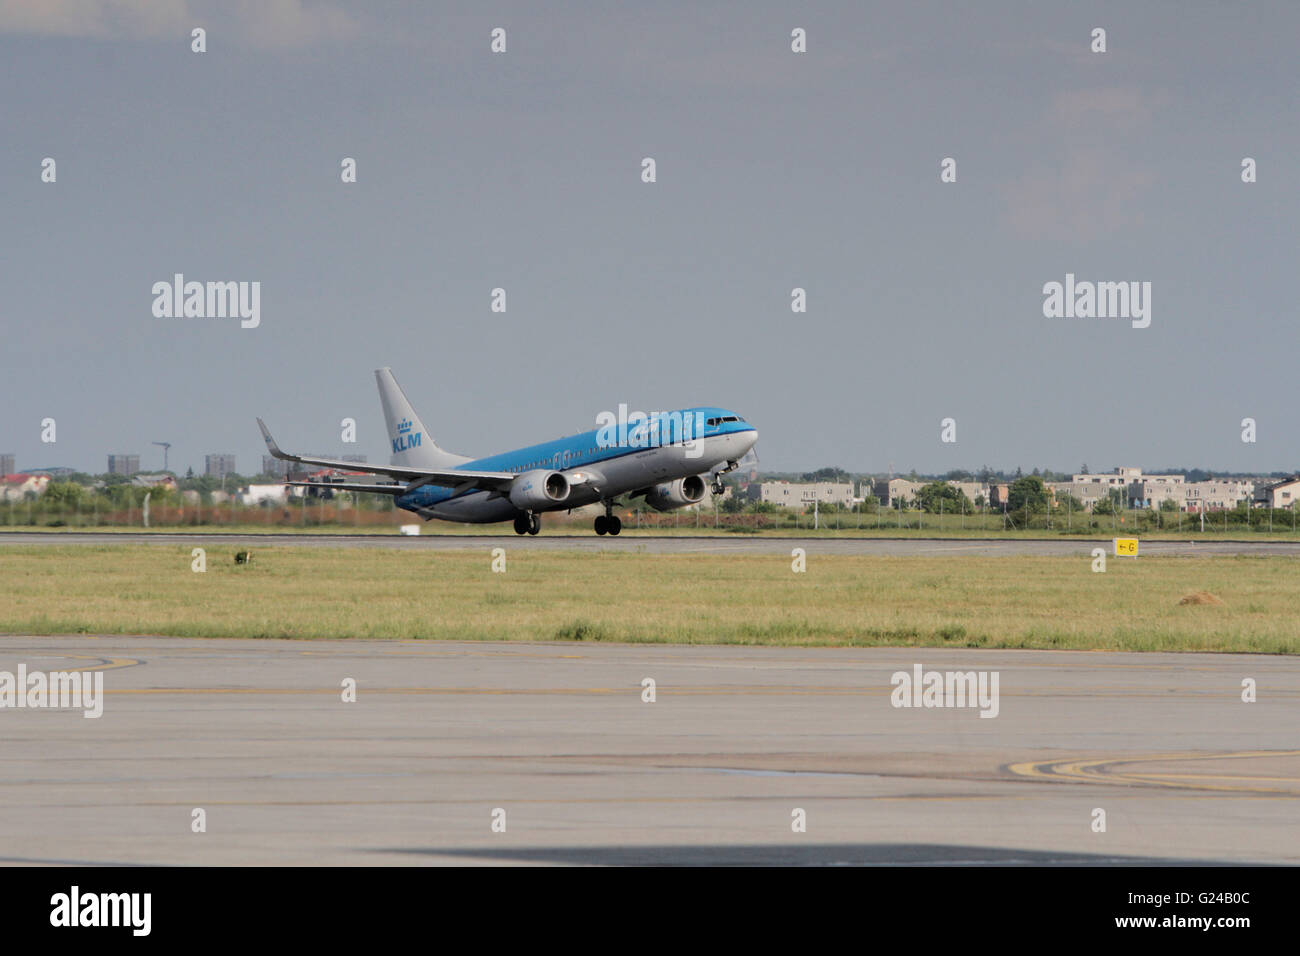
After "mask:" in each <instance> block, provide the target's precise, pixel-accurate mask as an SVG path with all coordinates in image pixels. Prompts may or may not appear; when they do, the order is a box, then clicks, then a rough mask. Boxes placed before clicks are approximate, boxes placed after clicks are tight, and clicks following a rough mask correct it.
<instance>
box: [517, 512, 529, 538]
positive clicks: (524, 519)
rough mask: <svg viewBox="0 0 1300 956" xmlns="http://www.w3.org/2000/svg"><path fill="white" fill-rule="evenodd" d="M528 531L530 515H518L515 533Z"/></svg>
mask: <svg viewBox="0 0 1300 956" xmlns="http://www.w3.org/2000/svg"><path fill="white" fill-rule="evenodd" d="M527 533H528V515H518V516H517V517H516V518H515V534H527Z"/></svg>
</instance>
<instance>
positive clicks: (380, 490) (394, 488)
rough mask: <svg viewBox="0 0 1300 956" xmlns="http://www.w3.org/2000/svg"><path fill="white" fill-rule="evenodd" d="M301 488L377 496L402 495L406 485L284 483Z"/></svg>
mask: <svg viewBox="0 0 1300 956" xmlns="http://www.w3.org/2000/svg"><path fill="white" fill-rule="evenodd" d="M285 484H286V485H296V486H298V487H301V488H328V489H330V490H331V491H368V492H372V493H374V494H377V495H404V494H406V489H407V488H408V487H409V486H408V485H404V484H402V483H401V482H391V481H390V482H387V483H379V484H373V485H370V484H365V483H364V482H360V481H286V482H285Z"/></svg>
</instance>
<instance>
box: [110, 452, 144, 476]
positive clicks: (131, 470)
mask: <svg viewBox="0 0 1300 956" xmlns="http://www.w3.org/2000/svg"><path fill="white" fill-rule="evenodd" d="M139 470H140V456H139V455H109V456H108V473H109V474H110V475H134V474H135V473H136V472H137V471H139Z"/></svg>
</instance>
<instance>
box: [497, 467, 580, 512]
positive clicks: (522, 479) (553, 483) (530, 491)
mask: <svg viewBox="0 0 1300 956" xmlns="http://www.w3.org/2000/svg"><path fill="white" fill-rule="evenodd" d="M568 497H569V479H567V478H565V477H564V475H563V473H562V472H558V471H549V470H547V469H545V468H538V469H536V470H535V471H526V472H524V473H523V474H522V475H520V476H519V477H518V478H516V479H515V480H514V481H513V482H512V483H511V485H510V503H511V504H512V505H514V506H515V507H516V508H518V509H519V510H520V511H545V510H547V509H550V508H554V507H555V506H556V505H558V504H560V503H561V502H563V501H564V499H566V498H568Z"/></svg>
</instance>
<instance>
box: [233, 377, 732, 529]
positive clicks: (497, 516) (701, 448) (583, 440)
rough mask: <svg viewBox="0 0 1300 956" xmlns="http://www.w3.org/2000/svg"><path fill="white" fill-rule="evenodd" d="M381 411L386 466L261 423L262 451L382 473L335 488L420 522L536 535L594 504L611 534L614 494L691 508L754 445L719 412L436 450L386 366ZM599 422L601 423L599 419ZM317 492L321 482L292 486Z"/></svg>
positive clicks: (617, 525) (696, 411)
mask: <svg viewBox="0 0 1300 956" xmlns="http://www.w3.org/2000/svg"><path fill="white" fill-rule="evenodd" d="M375 378H376V379H377V380H378V382H379V400H380V402H381V403H382V404H383V406H384V419H385V421H386V422H387V425H388V439H389V443H390V445H391V446H392V450H393V453H392V458H391V464H388V465H367V464H361V463H357V462H350V461H337V460H334V459H331V458H305V457H303V456H300V455H290V454H286V453H285V452H283V451H281V450H280V447H279V446H278V445H277V444H276V443H275V439H273V438H272V437H271V433H270V432H269V431H268V430H267V427H266V424H265V423H264V422H263V421H262V419H260V418H259V419H258V420H257V424H258V427H259V428H261V429H262V437H263V438H264V439H265V440H266V447H267V448H268V449H269V450H270V452H271V454H272V455H274V456H275V457H276V458H280V459H283V460H285V461H295V462H299V463H300V464H304V465H316V466H319V467H321V468H337V469H340V470H343V471H365V472H370V473H372V474H376V475H386V476H387V477H388V478H390V479H392V480H391V481H387V482H383V483H379V484H353V483H349V482H338V483H332V484H331V485H330V486H331V487H333V488H334V489H335V490H348V491H367V492H375V493H377V494H385V495H393V496H394V498H395V499H396V500H395V503H396V505H397V507H399V508H402V509H404V510H406V511H410V512H413V513H414V514H417V515H419V516H420V517H422V518H425V519H429V518H440V519H443V520H445V521H462V522H470V523H474V524H488V523H491V522H495V521H511V520H513V521H514V525H515V534H525V533H527V534H537V532H538V531H540V530H541V527H542V521H541V515H542V514H543V513H544V512H547V511H567V510H569V509H572V508H579V507H582V506H583V505H589V504H595V503H596V502H601V503H602V504H604V506H605V513H604V514H603V515H600V516H599V517H597V518H596V534H618V533H619V532H620V531H621V530H622V522H620V521H619V518H618V516H617V515H615V514H614V513H613V508H614V499H615V498H617V497H619V496H621V495H629V496H633V497H635V496H638V495H639V496H644V498H645V501H646V504H648V505H649V506H650V507H652V508H654V509H656V510H658V511H671V510H672V509H674V508H682V507H685V506H686V505H691V504H696V503H697V502H699V501H701V500H702V499H703V498H704V492H705V490H706V488H707V486H708V484H709V483H710V482H711V483H712V486H713V491H714V493H715V494H721V493H722V481H721V476H722V475H724V474H726V473H727V472H729V471H732V470H734V469H735V468H736V467H737V465H738V463H739V461H740V459H741V458H743V457H744V456H745V454H746V453H747V452H748V451H749V450H750V449H751V448H753V447H754V443H755V442H756V441H758V430H757V429H756V428H754V426H753V425H751V424H749V423H748V422H746V421H745V420H744V419H743V418H741V417H740V416H739V415H737V414H736V413H734V412H729V411H727V410H726V409H725V408H709V407H700V408H686V409H681V410H679V411H675V412H662V413H657V414H654V415H651V416H642V417H641V419H639V420H638V419H637V415H636V413H633V415H631V416H626V417H625V416H623V415H622V413H621V412H622V410H620V418H624V420H623V421H622V422H616V421H615V419H614V417H613V415H612V414H609V413H605V414H606V415H607V422H606V424H605V425H604V426H603V427H601V428H596V429H593V430H591V431H587V432H582V433H581V434H579V435H571V436H569V437H568V438H559V439H556V440H555V441H549V442H543V443H542V444H540V445H530V446H528V447H527V448H519V449H516V450H515V451H508V452H505V453H503V454H500V455H491V456H489V457H487V458H476V459H472V458H467V457H465V456H464V455H453V454H451V453H450V452H446V451H443V450H442V449H441V448H439V447H438V446H437V444H436V443H435V442H434V441H433V439H432V438H431V437H430V436H429V432H428V431H427V430H426V429H425V427H424V424H423V423H422V422H421V421H420V417H419V416H418V415H416V414H415V409H413V408H412V407H411V403H410V402H409V401H407V399H406V395H404V394H403V393H402V389H401V387H400V386H399V385H398V384H397V380H396V379H395V378H393V372H392V369H388V368H381V369H376V371H375ZM597 421H598V423H599V422H600V421H601V420H600V419H598V420H597ZM289 484H293V485H311V486H313V487H319V486H320V483H319V482H303V481H291V482H289Z"/></svg>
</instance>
